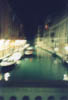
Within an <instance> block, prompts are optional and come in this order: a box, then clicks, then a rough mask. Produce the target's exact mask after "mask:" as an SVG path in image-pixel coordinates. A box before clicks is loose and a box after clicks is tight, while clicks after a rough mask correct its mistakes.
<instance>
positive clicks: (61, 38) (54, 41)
mask: <svg viewBox="0 0 68 100" xmlns="http://www.w3.org/2000/svg"><path fill="white" fill-rule="evenodd" d="M50 18H51V17H50ZM67 27H68V14H67V13H66V12H63V13H61V14H60V15H55V16H53V18H52V19H50V20H49V21H47V19H46V21H45V24H44V29H43V37H40V36H39V35H38V36H39V38H40V40H42V41H40V40H38V36H37V39H36V41H37V42H36V43H39V44H37V45H39V46H41V47H42V48H45V49H50V50H51V51H54V52H58V53H59V54H61V55H65V54H68V50H66V48H67V47H68V28H67ZM55 48H56V49H55Z"/></svg>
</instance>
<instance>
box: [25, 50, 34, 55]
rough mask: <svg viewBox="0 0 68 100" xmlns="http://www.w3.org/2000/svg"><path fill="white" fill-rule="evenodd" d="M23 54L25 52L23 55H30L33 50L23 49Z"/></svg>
mask: <svg viewBox="0 0 68 100" xmlns="http://www.w3.org/2000/svg"><path fill="white" fill-rule="evenodd" d="M24 54H25V55H32V54H33V51H29V50H27V51H25V53H24Z"/></svg>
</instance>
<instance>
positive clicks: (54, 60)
mask: <svg viewBox="0 0 68 100" xmlns="http://www.w3.org/2000/svg"><path fill="white" fill-rule="evenodd" d="M1 72H2V73H3V74H5V73H7V72H9V73H10V75H9V78H8V79H9V81H13V80H14V81H16V82H17V81H18V82H21V81H23V80H65V77H66V76H65V75H67V76H68V68H67V67H66V66H65V65H63V63H62V60H61V59H59V58H58V57H56V56H53V55H52V54H51V53H49V52H48V51H45V50H42V49H40V48H37V51H36V52H35V54H34V55H30V56H23V58H22V59H21V60H20V62H19V63H18V64H17V65H16V66H14V67H13V66H12V67H9V68H2V69H1ZM1 78H2V75H0V79H1Z"/></svg>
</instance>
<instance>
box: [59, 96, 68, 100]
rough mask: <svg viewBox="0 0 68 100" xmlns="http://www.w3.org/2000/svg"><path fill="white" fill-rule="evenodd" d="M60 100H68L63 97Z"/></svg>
mask: <svg viewBox="0 0 68 100" xmlns="http://www.w3.org/2000/svg"><path fill="white" fill-rule="evenodd" d="M60 100H68V99H67V97H66V96H62V97H61V98H60Z"/></svg>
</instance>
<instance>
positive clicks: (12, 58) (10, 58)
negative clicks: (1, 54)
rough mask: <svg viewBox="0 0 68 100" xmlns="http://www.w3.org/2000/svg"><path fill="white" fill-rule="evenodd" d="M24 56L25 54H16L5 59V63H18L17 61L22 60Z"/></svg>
mask: <svg viewBox="0 0 68 100" xmlns="http://www.w3.org/2000/svg"><path fill="white" fill-rule="evenodd" d="M23 55H24V53H23V52H15V53H13V54H12V55H11V56H10V57H7V58H5V59H3V61H6V62H7V61H9V62H11V61H14V62H16V61H18V60H20V59H21V58H22V56H23Z"/></svg>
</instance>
